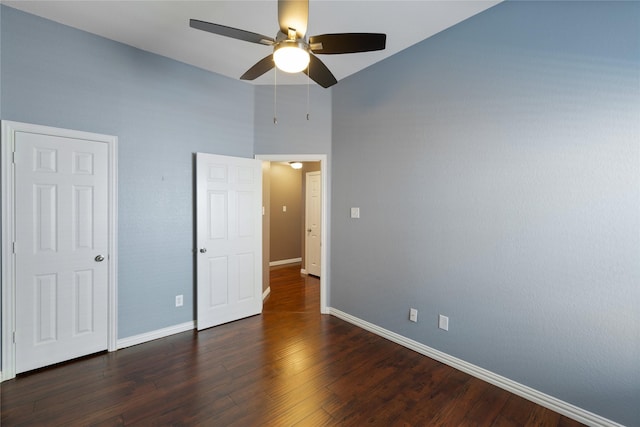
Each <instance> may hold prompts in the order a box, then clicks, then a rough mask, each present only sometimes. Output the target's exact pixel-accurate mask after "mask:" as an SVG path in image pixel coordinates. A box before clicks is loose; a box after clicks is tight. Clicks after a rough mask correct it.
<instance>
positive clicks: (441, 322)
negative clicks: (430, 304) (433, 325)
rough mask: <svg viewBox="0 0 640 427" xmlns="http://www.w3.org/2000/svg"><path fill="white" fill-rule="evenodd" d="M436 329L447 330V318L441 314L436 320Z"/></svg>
mask: <svg viewBox="0 0 640 427" xmlns="http://www.w3.org/2000/svg"><path fill="white" fill-rule="evenodd" d="M438 328H440V329H443V330H445V331H448V330H449V318H448V317H447V316H443V315H442V314H441V315H440V317H439V318H438Z"/></svg>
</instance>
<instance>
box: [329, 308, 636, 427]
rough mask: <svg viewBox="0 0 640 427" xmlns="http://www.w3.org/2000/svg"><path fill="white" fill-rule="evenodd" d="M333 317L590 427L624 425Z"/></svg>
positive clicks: (354, 320) (370, 327)
mask: <svg viewBox="0 0 640 427" xmlns="http://www.w3.org/2000/svg"><path fill="white" fill-rule="evenodd" d="M329 314H331V315H333V316H335V317H337V318H339V319H342V320H344V321H346V322H349V323H351V324H354V325H356V326H358V327H360V328H362V329H366V330H367V331H369V332H372V333H374V334H376V335H379V336H381V337H382V338H386V339H388V340H389V341H393V342H395V343H396V344H400V345H401V346H403V347H406V348H408V349H411V350H413V351H415V352H417V353H420V354H423V355H425V356H427V357H430V358H432V359H434V360H437V361H438V362H442V363H444V364H446V365H449V366H451V367H453V368H455V369H458V370H460V371H462V372H465V373H467V374H469V375H471V376H473V377H476V378H479V379H481V380H483V381H486V382H488V383H490V384H493V385H495V386H497V387H500V388H501V389H503V390H507V391H509V392H511V393H513V394H516V395H518V396H520V397H523V398H525V399H527V400H530V401H531V402H534V403H537V404H538V405H540V406H544V407H545V408H548V409H551V410H552V411H555V412H558V413H559V414H562V415H565V416H567V417H569V418H571V419H573V420H576V421H579V422H581V423H583V424H586V425H588V426H593V427H596V426H597V427H600V426H603V427H623V426H622V425H621V424H618V423H616V422H614V421H611V420H609V419H607V418H604V417H601V416H600V415H597V414H594V413H592V412H589V411H587V410H585V409H582V408H579V407H577V406H575V405H572V404H570V403H567V402H565V401H563V400H560V399H557V398H555V397H553V396H549V395H548V394H545V393H543V392H541V391H538V390H535V389H533V388H531V387H528V386H526V385H523V384H520V383H518V382H515V381H513V380H511V379H509V378H506V377H503V376H501V375H498V374H496V373H494V372H491V371H489V370H487V369H484V368H481V367H479V366H476V365H474V364H471V363H469V362H465V361H464V360H462V359H458V358H457V357H454V356H451V355H449V354H447V353H443V352H441V351H439V350H436V349H434V348H431V347H429V346H426V345H424V344H422V343H419V342H417V341H414V340H412V339H410V338H407V337H405V336H402V335H400V334H396V333H395V332H391V331H389V330H387V329H384V328H381V327H380V326H377V325H374V324H373V323H369V322H367V321H365V320H362V319H359V318H357V317H355V316H352V315H350V314H347V313H345V312H343V311H340V310H338V309H335V308H333V307H329Z"/></svg>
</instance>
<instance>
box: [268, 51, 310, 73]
mask: <svg viewBox="0 0 640 427" xmlns="http://www.w3.org/2000/svg"><path fill="white" fill-rule="evenodd" d="M273 60H274V62H275V63H276V66H277V67H278V68H279V69H280V70H282V71H284V72H285V73H299V72H300V71H302V70H304V69H305V68H307V66H308V65H309V52H307V51H306V49H303V48H301V47H299V46H297V45H293V46H288V45H284V46H281V47H279V48H277V49H276V50H275V52H273Z"/></svg>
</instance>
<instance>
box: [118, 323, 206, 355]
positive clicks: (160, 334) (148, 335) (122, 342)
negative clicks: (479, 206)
mask: <svg viewBox="0 0 640 427" xmlns="http://www.w3.org/2000/svg"><path fill="white" fill-rule="evenodd" d="M195 327H196V325H195V322H194V321H191V322H185V323H181V324H179V325H174V326H169V327H168V328H162V329H157V330H155V331H151V332H145V333H144V334H140V335H134V336H132V337H127V338H122V339H119V340H118V343H117V347H118V350H120V349H123V348H127V347H131V346H132V345H138V344H143V343H145V342H148V341H153V340H157V339H159V338H164V337H168V336H169V335H173V334H179V333H180V332H186V331H190V330H192V329H194V328H195Z"/></svg>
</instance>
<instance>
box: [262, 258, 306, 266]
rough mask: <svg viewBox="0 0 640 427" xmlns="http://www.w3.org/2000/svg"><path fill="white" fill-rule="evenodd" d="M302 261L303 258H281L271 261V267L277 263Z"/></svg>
mask: <svg viewBox="0 0 640 427" xmlns="http://www.w3.org/2000/svg"><path fill="white" fill-rule="evenodd" d="M297 262H302V258H291V259H281V260H280V261H271V262H270V263H269V267H275V266H276V265H285V264H295V263H297Z"/></svg>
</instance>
